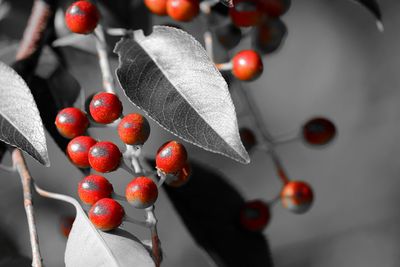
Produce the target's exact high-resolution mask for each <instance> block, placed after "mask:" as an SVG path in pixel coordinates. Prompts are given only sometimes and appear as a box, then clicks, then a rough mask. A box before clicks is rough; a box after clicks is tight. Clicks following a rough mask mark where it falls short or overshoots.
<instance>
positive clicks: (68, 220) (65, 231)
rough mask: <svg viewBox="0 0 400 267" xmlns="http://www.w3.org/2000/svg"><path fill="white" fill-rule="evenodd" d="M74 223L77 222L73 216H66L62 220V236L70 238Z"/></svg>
mask: <svg viewBox="0 0 400 267" xmlns="http://www.w3.org/2000/svg"><path fill="white" fill-rule="evenodd" d="M74 221H75V217H73V216H65V217H62V218H61V220H60V230H61V234H62V235H63V236H65V237H68V236H69V233H70V232H71V229H72V225H73V224H74Z"/></svg>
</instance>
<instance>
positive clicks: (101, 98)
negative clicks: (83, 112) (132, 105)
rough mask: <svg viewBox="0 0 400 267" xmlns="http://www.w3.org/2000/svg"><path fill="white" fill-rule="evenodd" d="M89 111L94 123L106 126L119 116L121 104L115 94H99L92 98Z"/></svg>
mask: <svg viewBox="0 0 400 267" xmlns="http://www.w3.org/2000/svg"><path fill="white" fill-rule="evenodd" d="M89 110H90V115H91V116H92V118H93V120H94V121H96V122H98V123H103V124H107V123H111V122H113V121H115V120H116V119H118V118H119V117H120V116H121V114H122V103H121V101H120V100H119V98H118V96H116V95H115V94H112V93H106V92H101V93H98V94H96V95H95V96H93V98H92V101H90V105H89Z"/></svg>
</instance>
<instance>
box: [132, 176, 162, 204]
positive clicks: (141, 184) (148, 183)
mask: <svg viewBox="0 0 400 267" xmlns="http://www.w3.org/2000/svg"><path fill="white" fill-rule="evenodd" d="M125 196H126V200H127V201H128V202H129V203H130V204H131V205H132V206H134V207H135V208H138V209H145V208H148V207H150V206H152V205H153V204H154V202H156V200H157V197H158V188H157V185H156V184H155V183H154V182H153V180H152V179H150V178H148V177H144V176H142V177H137V178H134V179H133V180H132V181H131V182H130V183H129V184H128V185H127V186H126V190H125Z"/></svg>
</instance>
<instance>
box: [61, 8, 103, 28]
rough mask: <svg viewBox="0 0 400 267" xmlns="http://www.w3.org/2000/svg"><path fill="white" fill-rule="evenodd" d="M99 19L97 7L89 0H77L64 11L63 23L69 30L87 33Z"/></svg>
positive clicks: (94, 26)
mask: <svg viewBox="0 0 400 267" xmlns="http://www.w3.org/2000/svg"><path fill="white" fill-rule="evenodd" d="M99 19H100V13H99V11H98V10H97V7H96V6H95V5H94V4H93V3H91V2H89V1H77V2H75V3H73V4H72V5H70V6H69V8H68V9H67V12H66V13H65V23H66V24H67V27H68V28H69V29H70V31H72V32H74V33H80V34H88V33H91V32H93V31H94V29H95V28H96V26H97V23H98V22H99Z"/></svg>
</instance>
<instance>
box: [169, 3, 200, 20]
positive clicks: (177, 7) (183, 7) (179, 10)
mask: <svg viewBox="0 0 400 267" xmlns="http://www.w3.org/2000/svg"><path fill="white" fill-rule="evenodd" d="M199 11H200V6H199V1H198V0H167V13H168V15H169V16H170V17H171V18H173V19H174V20H177V21H183V22H188V21H191V20H192V19H193V18H194V17H196V16H197V15H198V14H199Z"/></svg>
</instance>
